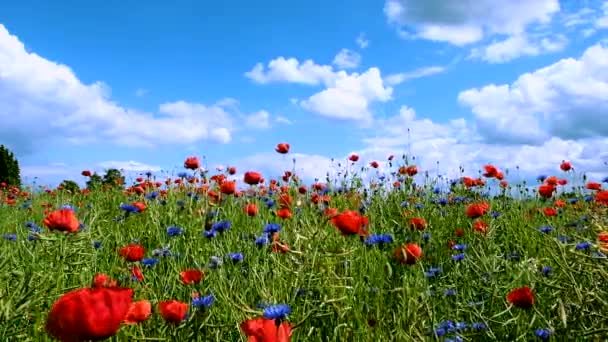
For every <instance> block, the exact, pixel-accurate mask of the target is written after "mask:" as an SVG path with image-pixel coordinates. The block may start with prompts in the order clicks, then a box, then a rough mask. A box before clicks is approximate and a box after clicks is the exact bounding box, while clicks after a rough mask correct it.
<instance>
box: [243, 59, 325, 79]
mask: <svg viewBox="0 0 608 342" xmlns="http://www.w3.org/2000/svg"><path fill="white" fill-rule="evenodd" d="M245 76H246V77H247V78H250V79H252V80H253V81H255V82H257V83H261V84H265V83H270V82H289V83H301V84H308V85H316V84H320V83H326V82H328V81H329V80H332V79H333V78H334V71H333V70H332V67H331V66H329V65H318V64H315V62H313V61H312V60H306V61H304V62H302V63H300V62H299V61H298V60H297V59H295V58H288V59H286V58H285V57H278V58H276V59H273V60H271V61H270V62H268V66H267V67H266V68H265V67H264V65H263V64H262V63H257V64H256V65H255V66H254V67H253V69H251V70H250V71H248V72H246V73H245Z"/></svg>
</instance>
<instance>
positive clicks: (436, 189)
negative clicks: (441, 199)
mask: <svg viewBox="0 0 608 342" xmlns="http://www.w3.org/2000/svg"><path fill="white" fill-rule="evenodd" d="M433 193H434V194H439V193H441V188H439V187H436V188H435V189H433Z"/></svg>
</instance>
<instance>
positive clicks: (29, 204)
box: [21, 202, 32, 209]
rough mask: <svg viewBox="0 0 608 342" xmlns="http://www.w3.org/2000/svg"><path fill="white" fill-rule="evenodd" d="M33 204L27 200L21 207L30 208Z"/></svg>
mask: <svg viewBox="0 0 608 342" xmlns="http://www.w3.org/2000/svg"><path fill="white" fill-rule="evenodd" d="M31 206H32V203H30V202H25V203H23V204H21V208H23V209H27V208H30V207H31Z"/></svg>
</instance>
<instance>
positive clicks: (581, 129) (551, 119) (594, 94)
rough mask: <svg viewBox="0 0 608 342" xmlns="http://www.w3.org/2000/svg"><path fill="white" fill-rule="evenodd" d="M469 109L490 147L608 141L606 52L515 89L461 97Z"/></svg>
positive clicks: (537, 74) (527, 78) (597, 50)
mask: <svg viewBox="0 0 608 342" xmlns="http://www.w3.org/2000/svg"><path fill="white" fill-rule="evenodd" d="M458 99H459V101H460V102H461V103H462V104H464V105H466V106H469V107H471V110H472V111H473V113H474V115H475V118H476V122H477V125H478V128H479V133H480V134H481V135H482V136H483V137H484V138H485V139H487V140H488V141H493V142H510V143H528V144H538V145H540V144H543V143H544V142H546V141H547V140H549V139H550V137H552V136H556V137H559V138H562V139H582V138H593V137H598V136H608V120H602V119H601V118H607V117H608V109H607V108H608V48H607V47H604V46H602V45H601V44H596V45H594V46H591V47H589V48H588V49H587V50H586V51H585V52H584V53H583V55H582V56H581V57H580V58H579V59H574V58H566V59H562V60H560V61H559V62H557V63H555V64H552V65H550V66H547V67H545V68H542V69H539V70H536V71H534V72H531V73H526V74H523V75H521V76H520V77H519V78H518V79H517V80H516V81H515V82H514V83H513V84H511V85H493V84H491V85H487V86H485V87H482V88H481V89H477V88H475V89H469V90H466V91H463V92H461V93H460V94H459V96H458Z"/></svg>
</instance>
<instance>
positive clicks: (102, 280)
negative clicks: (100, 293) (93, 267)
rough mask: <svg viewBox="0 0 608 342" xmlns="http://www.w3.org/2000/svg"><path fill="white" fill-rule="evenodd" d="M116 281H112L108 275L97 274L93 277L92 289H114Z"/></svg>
mask: <svg viewBox="0 0 608 342" xmlns="http://www.w3.org/2000/svg"><path fill="white" fill-rule="evenodd" d="M115 286H116V280H112V278H110V276H109V275H107V274H105V273H97V274H96V275H95V276H94V277H93V287H94V288H97V287H115Z"/></svg>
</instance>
